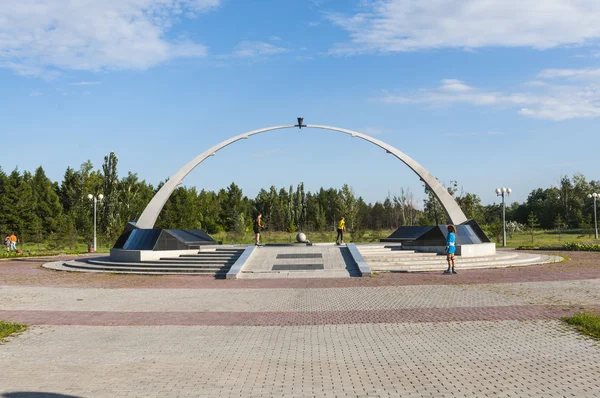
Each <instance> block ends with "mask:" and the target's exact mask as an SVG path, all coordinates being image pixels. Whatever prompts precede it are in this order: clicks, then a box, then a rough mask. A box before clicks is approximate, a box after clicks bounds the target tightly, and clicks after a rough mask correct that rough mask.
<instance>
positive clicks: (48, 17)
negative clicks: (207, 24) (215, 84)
mask: <svg viewBox="0 0 600 398" xmlns="http://www.w3.org/2000/svg"><path fill="white" fill-rule="evenodd" d="M219 3H220V0H102V1H97V0H77V1H63V0H19V1H13V0H0V67H5V68H10V69H13V70H14V71H15V72H17V73H19V74H22V75H26V76H42V75H43V76H48V75H49V74H52V73H56V70H61V69H62V70H69V69H75V70H91V71H98V70H110V69H146V68H150V67H152V66H154V65H156V64H159V63H161V62H165V61H168V60H170V59H173V58H183V57H198V56H203V55H205V54H206V47H205V46H203V45H201V44H197V43H194V42H192V41H190V40H187V39H185V38H177V39H169V38H167V33H168V31H169V30H170V28H171V26H172V25H173V24H174V23H176V22H177V21H178V20H180V19H182V18H184V17H193V16H195V15H196V14H197V13H200V12H204V11H207V10H209V9H211V8H213V7H216V6H218V5H219Z"/></svg>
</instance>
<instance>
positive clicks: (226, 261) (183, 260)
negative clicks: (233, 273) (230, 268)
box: [152, 257, 237, 264]
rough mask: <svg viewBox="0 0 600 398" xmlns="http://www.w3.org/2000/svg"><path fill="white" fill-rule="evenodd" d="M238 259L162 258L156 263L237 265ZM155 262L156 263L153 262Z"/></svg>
mask: <svg viewBox="0 0 600 398" xmlns="http://www.w3.org/2000/svg"><path fill="white" fill-rule="evenodd" d="M236 260H237V259H235V258H232V259H220V258H189V257H186V258H183V257H161V258H160V259H159V260H156V261H166V262H169V263H173V262H176V263H177V262H178V263H198V264H202V263H215V264H216V263H219V264H220V263H223V264H233V263H235V261H236ZM152 262H154V261H152Z"/></svg>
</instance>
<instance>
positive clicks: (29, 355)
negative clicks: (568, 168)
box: [0, 253, 600, 398]
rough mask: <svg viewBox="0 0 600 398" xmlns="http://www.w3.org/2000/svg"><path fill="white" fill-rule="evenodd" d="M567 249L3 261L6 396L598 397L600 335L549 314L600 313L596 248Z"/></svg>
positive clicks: (1, 379) (1, 353) (2, 387)
mask: <svg viewBox="0 0 600 398" xmlns="http://www.w3.org/2000/svg"><path fill="white" fill-rule="evenodd" d="M550 254H551V253H550ZM568 255H569V257H570V260H569V261H567V262H565V263H562V264H550V265H542V266H528V267H523V268H522V267H518V268H506V269H485V270H472V271H459V272H460V273H459V275H456V276H444V275H440V274H439V273H419V274H386V275H378V276H376V277H373V278H355V279H353V278H346V279H328V280H322V279H309V280H287V279H286V280H242V281H239V280H238V281H227V280H214V279H212V278H207V277H198V276H191V277H190V276H136V275H98V274H81V273H67V272H55V271H49V270H45V269H42V268H40V264H41V263H42V262H43V260H39V259H29V260H25V261H23V260H18V261H0V319H3V320H11V321H19V322H23V323H27V324H30V325H33V326H32V327H31V328H30V329H29V330H28V331H26V332H24V333H23V334H21V335H19V336H16V337H12V338H10V339H9V340H8V342H6V343H4V344H0V367H1V368H2V372H0V397H2V396H4V397H14V398H17V397H27V396H33V397H35V396H44V395H35V393H40V394H41V393H45V394H50V393H55V394H62V395H63V396H75V397H111V396H115V397H128V396H131V397H199V396H200V397H201V396H205V397H209V396H210V397H282V396H285V397H371V396H372V397H398V396H407V397H479V396H505V397H509V396H510V397H522V396H532V397H537V396H548V397H563V396H573V397H593V396H598V391H600V345H599V344H598V343H597V342H596V341H593V340H589V339H587V338H583V337H581V336H580V335H579V334H578V333H576V332H575V331H574V330H573V329H572V328H570V327H567V326H565V325H564V324H562V323H561V322H560V321H559V320H558V319H559V318H561V317H563V316H567V315H571V314H573V313H576V312H578V311H581V310H587V311H592V312H597V313H600V289H599V288H600V254H599V253H570V254H568ZM53 260H54V259H53ZM46 261H47V260H46ZM459 270H460V268H459Z"/></svg>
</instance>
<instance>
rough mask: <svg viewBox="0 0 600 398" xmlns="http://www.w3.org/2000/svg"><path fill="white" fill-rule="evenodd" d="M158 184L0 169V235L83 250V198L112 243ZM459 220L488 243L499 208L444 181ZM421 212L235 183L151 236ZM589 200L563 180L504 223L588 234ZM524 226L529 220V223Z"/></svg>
mask: <svg viewBox="0 0 600 398" xmlns="http://www.w3.org/2000/svg"><path fill="white" fill-rule="evenodd" d="M162 185H163V183H160V184H158V186H156V187H154V186H153V185H152V184H148V183H147V182H146V181H140V180H139V178H138V176H137V174H135V173H132V172H128V173H127V174H126V175H125V176H123V177H119V173H118V157H117V156H116V155H115V154H114V153H110V154H107V155H106V156H105V157H104V162H103V164H102V167H101V169H95V168H94V166H93V164H92V163H91V162H90V161H87V162H85V163H84V164H82V165H81V166H80V167H79V169H73V168H71V167H68V168H67V170H66V171H65V173H64V176H63V179H62V181H61V182H54V181H51V180H50V179H49V178H48V177H47V176H46V174H45V172H44V169H43V168H42V167H38V168H37V169H36V170H35V171H34V172H33V173H31V172H29V171H23V172H21V171H19V170H17V169H15V170H13V171H12V172H11V173H6V172H4V171H3V170H2V169H1V168H0V233H3V234H6V233H16V234H18V236H19V237H20V239H21V241H27V242H30V243H36V242H44V243H46V244H48V245H49V246H50V247H55V248H66V247H71V248H72V247H74V246H75V245H76V244H77V243H78V242H85V243H87V244H88V245H89V244H90V243H91V240H92V233H93V218H92V202H91V201H90V200H89V199H88V198H87V196H88V194H92V195H94V196H98V195H99V194H102V195H103V196H104V198H103V200H102V201H101V202H99V203H98V209H97V214H98V224H97V225H98V237H99V239H100V240H101V241H103V242H104V243H105V244H111V243H113V242H114V241H115V240H116V238H117V237H118V236H119V234H120V233H121V232H122V230H123V228H124V226H125V224H126V223H127V222H128V221H135V220H137V218H138V217H139V216H140V214H141V212H142V211H143V209H144V208H145V206H146V205H147V204H148V202H149V201H150V199H151V198H152V196H153V195H154V194H155V193H156V192H157V191H158V189H160V188H161V187H162ZM446 188H447V189H448V192H449V193H450V194H451V195H453V196H454V198H455V199H456V201H457V202H458V204H459V205H460V207H461V208H462V209H463V211H464V212H465V215H466V216H467V217H468V218H473V219H475V220H476V221H477V222H478V223H479V224H480V225H482V226H483V228H484V230H485V231H486V232H487V233H488V235H491V236H492V237H494V236H497V235H498V234H499V231H501V216H502V208H501V204H496V203H494V204H490V205H483V204H482V203H481V199H480V197H479V196H478V195H476V194H474V193H468V192H464V191H462V190H459V189H458V183H457V182H455V181H452V182H451V183H450V184H449V185H448V186H447V187H446ZM424 189H425V191H424V193H425V199H424V200H423V201H422V202H421V201H419V200H416V199H415V196H414V194H413V193H412V192H411V191H410V189H407V188H401V189H400V194H399V195H393V196H392V195H388V197H387V198H385V199H383V200H382V201H377V202H375V203H367V202H365V201H364V200H363V198H362V197H360V196H356V194H355V193H354V191H353V189H352V188H351V187H350V186H349V185H347V184H345V185H343V186H342V187H341V188H339V189H336V188H328V189H325V188H321V189H319V190H318V191H316V192H309V191H306V190H305V189H304V184H303V183H299V184H298V185H296V186H293V185H291V186H289V187H286V188H277V187H274V186H272V187H270V188H263V189H261V190H260V191H259V193H258V194H257V195H256V197H255V198H249V197H247V196H246V195H244V193H243V191H242V189H241V188H240V187H239V186H237V185H236V184H235V183H231V184H230V185H229V186H228V187H227V188H223V189H220V190H219V191H218V192H214V191H208V190H201V191H198V190H197V189H196V188H195V187H185V186H180V187H179V188H177V189H176V190H175V191H174V193H173V195H171V197H170V198H169V200H168V201H167V203H166V204H165V206H164V208H163V210H162V212H161V214H160V216H159V218H158V220H157V222H156V228H172V229H196V228H198V229H204V230H205V231H206V232H208V233H209V234H215V233H218V232H221V231H226V232H234V233H238V234H244V233H248V232H249V231H251V225H252V222H253V219H254V218H255V217H256V215H257V213H258V212H262V214H263V220H264V221H265V223H266V224H267V227H268V228H269V229H270V230H273V231H288V232H295V231H306V232H311V231H328V230H331V231H333V230H334V229H335V225H336V222H337V220H338V219H339V217H340V216H342V215H343V216H345V217H346V225H347V227H348V229H349V230H351V231H353V232H355V233H356V234H357V235H360V231H364V230H384V229H386V230H389V229H394V228H397V227H399V226H402V225H408V226H411V225H432V224H443V223H446V222H447V220H446V219H445V214H444V212H443V209H442V207H441V205H440V203H439V202H438V201H437V199H436V198H435V196H434V195H433V193H432V192H431V191H429V190H428V189H427V188H426V187H425V188H424ZM590 192H600V182H599V181H587V180H586V178H585V177H584V176H583V175H581V174H576V175H574V176H573V177H572V178H569V177H567V176H565V177H563V178H562V179H561V181H560V183H559V184H558V186H556V187H550V188H545V189H543V188H538V189H535V190H533V191H532V192H531V193H530V194H529V196H528V198H527V200H526V201H525V202H523V203H517V202H514V203H511V204H507V208H506V213H507V220H511V221H514V222H518V223H521V224H528V223H529V224H531V223H535V226H539V227H541V228H544V229H553V228H555V227H556V226H557V225H560V226H561V227H562V228H580V229H585V228H591V225H592V222H593V221H592V214H593V208H592V203H593V202H592V200H590V199H588V198H587V195H588V194H589V193H590ZM532 217H534V218H535V220H533V221H532Z"/></svg>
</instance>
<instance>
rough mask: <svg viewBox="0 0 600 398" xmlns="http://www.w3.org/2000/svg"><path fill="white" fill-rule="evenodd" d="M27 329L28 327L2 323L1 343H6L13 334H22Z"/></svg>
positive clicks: (0, 329)
mask: <svg viewBox="0 0 600 398" xmlns="http://www.w3.org/2000/svg"><path fill="white" fill-rule="evenodd" d="M25 329H27V326H26V325H20V324H18V323H12V322H4V321H0V341H4V339H5V338H7V337H8V336H10V335H11V334H15V333H20V332H22V331H24V330H25Z"/></svg>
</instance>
